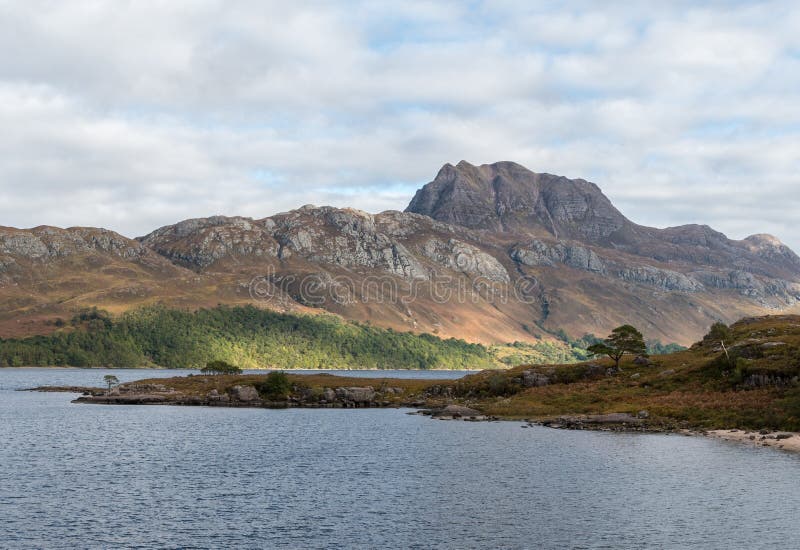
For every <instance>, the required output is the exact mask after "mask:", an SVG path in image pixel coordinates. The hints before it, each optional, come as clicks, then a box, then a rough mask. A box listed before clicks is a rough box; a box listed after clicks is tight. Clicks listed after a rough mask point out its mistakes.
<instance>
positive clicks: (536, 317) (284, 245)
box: [0, 161, 800, 344]
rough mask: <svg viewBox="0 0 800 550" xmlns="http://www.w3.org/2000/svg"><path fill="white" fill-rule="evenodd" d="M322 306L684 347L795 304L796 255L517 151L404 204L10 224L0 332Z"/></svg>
mask: <svg viewBox="0 0 800 550" xmlns="http://www.w3.org/2000/svg"><path fill="white" fill-rule="evenodd" d="M155 303H159V304H163V305H166V306H169V307H178V308H184V309H189V310H191V309H196V308H199V307H213V306H216V305H217V304H229V305H245V304H252V305H256V306H258V307H263V308H269V309H273V310H276V311H280V312H291V313H313V312H319V311H327V312H331V313H335V314H337V315H340V316H342V317H343V318H345V319H352V320H356V321H360V322H363V323H370V324H372V325H374V326H378V327H390V328H393V329H396V330H402V331H407V330H411V331H417V332H429V333H434V334H437V335H440V336H443V337H450V336H454V337H457V338H464V339H466V340H469V341H473V342H482V343H485V344H490V343H497V342H512V341H521V342H528V343H532V344H533V343H536V342H539V341H553V340H555V339H556V335H558V334H560V333H561V331H563V332H565V333H566V334H567V335H569V336H570V337H572V338H579V337H581V336H583V335H584V334H587V333H593V334H597V335H604V334H607V333H608V331H609V330H610V329H611V328H613V327H615V326H617V325H620V324H623V323H631V324H633V325H636V326H637V327H639V328H640V329H641V330H642V332H643V333H644V334H645V335H646V337H648V338H650V339H658V340H661V341H662V342H678V343H681V344H689V343H691V342H692V341H694V340H696V339H697V338H698V337H699V336H700V335H702V334H703V333H704V332H705V330H706V329H707V328H708V326H709V325H711V323H712V322H714V321H716V320H722V321H725V322H732V321H734V320H736V319H738V318H741V317H744V316H750V315H761V314H768V313H776V312H800V258H798V256H797V255H796V254H795V253H794V252H792V251H791V250H790V249H789V248H788V247H786V246H785V245H783V244H782V243H781V242H780V241H779V240H778V239H776V238H775V237H772V236H769V235H754V236H751V237H748V238H747V239H744V240H742V241H735V240H731V239H728V238H727V237H725V236H724V235H723V234H721V233H719V232H717V231H714V230H713V229H711V228H709V227H707V226H700V225H688V226H680V227H673V228H667V229H655V228H649V227H644V226H640V225H637V224H635V223H633V222H631V221H630V220H628V219H627V218H626V217H625V216H624V215H623V214H622V213H620V212H619V210H617V209H616V208H615V207H614V206H613V204H611V202H610V201H609V200H608V198H607V197H606V196H605V195H603V193H602V192H601V190H600V188H599V187H598V186H597V185H595V184H593V183H590V182H587V181H584V180H580V179H578V180H572V179H568V178H564V177H560V176H554V175H549V174H539V173H535V172H532V171H530V170H528V169H526V168H524V167H522V166H520V165H518V164H515V163H512V162H499V163H495V164H490V165H483V166H473V165H471V164H469V163H467V162H463V161H462V162H460V163H458V164H457V165H455V166H453V165H450V164H447V165H445V166H444V167H443V168H442V169H441V170H440V171H439V173H438V175H437V176H436V178H435V179H434V180H433V181H431V182H430V183H428V184H427V185H425V186H424V187H423V188H422V189H420V190H419V191H418V192H417V193H416V195H415V196H414V198H413V200H412V201H411V203H410V204H409V206H408V208H407V209H406V212H396V211H388V212H383V213H380V214H375V215H372V214H368V213H365V212H361V211H358V210H353V209H347V208H344V209H341V208H332V207H315V206H310V205H309V206H304V207H302V208H299V209H297V210H292V211H290V212H286V213H282V214H277V215H274V216H271V217H268V218H263V219H251V218H243V217H227V216H215V217H210V218H200V219H192V220H185V221H182V222H179V223H177V224H175V225H170V226H166V227H162V228H160V229H157V230H155V231H153V232H152V233H150V234H148V235H146V236H144V237H140V238H138V239H128V238H126V237H123V236H121V235H118V234H116V233H113V232H111V231H107V230H103V229H93V228H70V229H58V228H52V227H38V228H34V229H27V230H22V229H13V228H0V336H6V337H8V336H24V335H30V334H46V333H50V332H52V331H54V330H56V329H57V323H58V321H57V320H58V319H59V318H61V319H70V318H71V317H72V315H74V313H75V312H76V311H78V310H80V309H81V308H85V307H90V306H97V307H100V308H103V309H106V310H108V311H111V312H112V313H115V314H118V313H122V312H124V311H128V310H131V309H134V308H137V307H140V306H147V305H151V304H155Z"/></svg>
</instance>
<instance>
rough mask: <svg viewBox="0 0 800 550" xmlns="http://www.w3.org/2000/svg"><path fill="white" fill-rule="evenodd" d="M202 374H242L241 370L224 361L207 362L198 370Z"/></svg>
mask: <svg viewBox="0 0 800 550" xmlns="http://www.w3.org/2000/svg"><path fill="white" fill-rule="evenodd" d="M200 372H202V373H203V374H242V369H240V368H239V367H237V366H236V365H231V364H230V363H227V362H225V361H209V362H208V363H206V366H205V367H203V368H202V369H200Z"/></svg>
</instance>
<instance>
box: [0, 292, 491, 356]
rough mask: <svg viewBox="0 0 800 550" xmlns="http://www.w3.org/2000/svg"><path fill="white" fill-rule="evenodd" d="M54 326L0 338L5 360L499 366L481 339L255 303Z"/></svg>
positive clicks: (95, 314)
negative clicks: (38, 333) (399, 328)
mask: <svg viewBox="0 0 800 550" xmlns="http://www.w3.org/2000/svg"><path fill="white" fill-rule="evenodd" d="M58 325H63V326H61V327H60V328H59V329H58V331H57V332H55V333H54V334H51V335H47V336H33V337H28V338H24V339H8V340H0V366H9V367H13V366H72V367H108V368H135V367H165V368H201V367H203V366H205V365H206V363H208V362H209V361H214V360H221V361H226V362H228V363H231V364H234V365H237V366H239V367H241V368H244V369H253V368H280V369H347V368H360V369H482V368H491V367H495V366H497V364H496V362H495V360H494V359H493V357H492V355H491V354H490V353H489V351H488V350H487V348H486V347H484V346H482V345H480V344H471V343H468V342H465V341H463V340H458V339H454V338H450V339H441V338H438V337H436V336H433V335H428V334H413V333H410V332H398V331H394V330H391V329H381V328H376V327H372V326H369V325H364V324H358V323H353V322H346V321H342V320H341V319H339V318H338V317H334V316H332V315H291V314H283V313H276V312H273V311H267V310H263V309H258V308H255V307H252V306H244V307H228V306H219V307H216V308H212V309H200V310H197V311H184V310H177V309H168V308H166V307H162V306H150V307H146V308H142V309H137V310H134V311H130V312H128V313H125V314H123V315H121V316H119V317H118V318H112V317H111V316H110V315H109V314H108V313H106V312H104V311H102V310H98V309H89V310H85V311H82V312H80V313H79V314H77V315H76V316H75V317H74V318H73V319H72V320H70V321H68V322H63V323H58Z"/></svg>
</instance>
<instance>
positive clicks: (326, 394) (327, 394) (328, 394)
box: [322, 388, 336, 403]
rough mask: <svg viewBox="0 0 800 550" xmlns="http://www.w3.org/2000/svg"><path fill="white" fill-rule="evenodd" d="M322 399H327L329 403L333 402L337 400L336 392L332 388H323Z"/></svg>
mask: <svg viewBox="0 0 800 550" xmlns="http://www.w3.org/2000/svg"><path fill="white" fill-rule="evenodd" d="M322 399H324V400H325V401H327V402H329V403H330V402H332V401H335V400H336V392H335V391H333V390H332V389H330V388H325V389H324V390H322Z"/></svg>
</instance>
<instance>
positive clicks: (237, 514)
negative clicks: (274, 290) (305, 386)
mask: <svg viewBox="0 0 800 550" xmlns="http://www.w3.org/2000/svg"><path fill="white" fill-rule="evenodd" d="M107 372H112V373H113V374H115V375H116V376H118V377H119V378H120V379H121V380H123V381H125V380H132V379H137V378H141V377H144V376H146V377H155V376H169V375H174V374H175V373H174V372H170V371H147V372H142V371H97V370H91V371H89V370H70V369H0V547H1V548H117V547H131V548H614V549H616V548H648V549H649V548H725V549H732V548H748V549H750V548H777V547H782V548H797V547H800V523H799V522H798V521H797V518H798V514H800V490H798V489H799V486H798V474H800V456H798V455H792V454H788V453H783V452H780V451H775V450H771V449H762V448H758V449H754V448H749V447H746V446H740V445H736V444H732V443H725V442H720V441H716V440H710V439H705V438H689V437H683V436H677V435H632V434H611V433H595V432H574V431H560V430H550V429H546V428H529V429H521V424H519V423H516V422H493V423H470V422H444V421H435V420H431V419H430V418H427V417H422V416H416V415H415V416H410V415H407V414H405V413H406V412H407V411H404V410H394V409H353V410H342V409H287V410H268V409H226V408H202V407H160V406H149V407H143V406H103V405H73V404H70V400H71V399H72V398H73V397H74V396H72V395H70V394H43V393H28V392H16V391H14V390H15V389H19V388H23V387H30V386H35V385H40V384H70V385H73V384H74V385H101V384H102V377H103V375H104V374H106V373H107ZM184 373H185V372H184ZM346 374H348V375H356V374H360V373H353V372H352V371H351V372H347V373H346ZM366 374H367V375H368V376H375V375H376V373H375V372H369V373H366ZM403 374H406V375H407V374H408V373H403ZM414 374H415V375H420V373H414ZM460 374H461V373H459V374H456V376H458V375H460ZM421 375H422V376H436V377H443V376H446V375H450V376H453V374H452V373H441V372H436V373H431V372H428V373H421Z"/></svg>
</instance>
